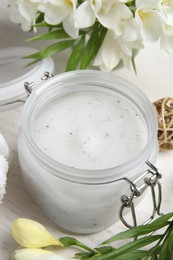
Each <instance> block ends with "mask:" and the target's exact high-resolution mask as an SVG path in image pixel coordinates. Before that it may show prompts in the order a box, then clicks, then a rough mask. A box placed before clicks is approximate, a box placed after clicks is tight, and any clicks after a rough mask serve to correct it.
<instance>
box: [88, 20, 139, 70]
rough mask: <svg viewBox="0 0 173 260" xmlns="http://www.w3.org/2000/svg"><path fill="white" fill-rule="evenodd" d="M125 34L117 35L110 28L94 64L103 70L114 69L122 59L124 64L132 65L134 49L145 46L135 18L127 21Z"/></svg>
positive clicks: (124, 29)
mask: <svg viewBox="0 0 173 260" xmlns="http://www.w3.org/2000/svg"><path fill="white" fill-rule="evenodd" d="M121 29H122V30H123V34H122V35H120V36H118V37H117V36H116V34H115V32H114V31H113V30H108V32H107V34H106V36H105V39H104V41H103V44H102V46H101V48H100V49H99V51H98V54H97V56H96V58H95V60H94V64H93V65H94V66H98V67H99V68H100V69H101V70H103V71H108V72H109V71H112V70H113V69H114V68H115V67H116V66H117V65H118V64H119V62H120V61H121V60H122V62H123V64H124V65H125V66H126V67H127V68H130V67H131V56H132V49H133V48H135V49H141V48H143V44H142V38H141V35H140V31H139V27H138V25H137V23H136V21H135V20H134V19H131V20H130V21H129V22H128V23H125V24H124V26H123V28H121Z"/></svg>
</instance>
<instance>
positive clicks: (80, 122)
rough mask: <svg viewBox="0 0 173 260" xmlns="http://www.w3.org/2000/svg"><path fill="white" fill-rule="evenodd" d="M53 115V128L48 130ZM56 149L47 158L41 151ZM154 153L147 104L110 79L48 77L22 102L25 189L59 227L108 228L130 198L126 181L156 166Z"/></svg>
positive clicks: (78, 74) (98, 75)
mask: <svg viewBox="0 0 173 260" xmlns="http://www.w3.org/2000/svg"><path fill="white" fill-rule="evenodd" d="M94 100H95V101H94ZM104 101H105V102H104ZM95 102H96V103H95ZM114 105H115V107H114ZM53 106H56V108H57V110H54V109H53V108H52V107H53ZM62 106H63V109H62V110H61V108H62ZM119 106H120V108H119ZM84 107H85V108H84ZM112 109H113V110H112ZM53 110H54V112H52V111H53ZM64 111H65V112H64ZM99 111H100V112H99ZM112 111H113V113H112ZM52 113H54V114H52ZM92 113H93V114H92ZM99 113H100V114H99ZM78 114H79V117H78ZM92 116H93V120H92V121H89V120H91V117H92ZM53 117H54V118H53ZM55 118H56V120H57V121H56V126H55V124H54V125H53V126H51V120H53V119H55ZM86 118H87V120H88V121H87V120H86ZM106 120H107V121H106ZM111 120H112V122H111V125H109V124H110V121H111ZM121 120H123V122H124V123H123V124H122V121H121ZM64 122H66V123H67V124H65V123H64ZM69 122H72V123H69ZM86 122H89V123H88V125H87V124H86ZM91 122H92V123H91ZM63 124H65V125H63ZM68 124H69V125H68ZM76 125H77V126H78V127H79V129H78V133H77V129H76V128H75V126H76ZM108 126H110V127H108ZM70 127H71V128H70ZM107 127H108V128H109V129H108V128H107ZM67 128H68V129H67ZM122 128H123V131H122ZM71 129H72V130H71ZM136 129H137V130H136ZM108 130H109V131H108ZM138 130H139V131H138ZM40 131H41V133H40ZM58 131H60V132H58ZM75 131H76V132H75ZM135 131H136V132H135ZM57 132H58V133H57ZM74 132H75V138H74V139H70V138H72V135H74ZM79 132H80V134H79ZM86 132H87V133H86ZM134 132H135V134H134ZM61 134H62V135H61ZM39 135H40V136H41V138H40V137H39ZM63 138H64V139H63ZM104 138H107V139H104ZM108 138H113V139H108ZM114 138H115V142H117V143H116V145H114ZM116 138H117V139H116ZM103 139H104V141H103V142H102V140H103ZM139 139H140V141H139ZM50 140H51V141H50ZM62 140H63V141H62ZM69 140H70V141H69ZM71 140H73V141H71ZM87 140H89V141H88V142H89V143H88V144H87V145H88V146H87V147H86V143H87ZM141 140H142V141H141ZM66 143H67V145H66ZM100 143H101V145H100ZM112 143H113V145H112ZM137 143H138V144H137ZM136 144H137V146H138V147H137V146H136ZM45 145H48V146H45ZM82 145H83V146H82ZM55 146H56V149H57V150H54V154H53V153H51V152H50V151H49V152H50V153H49V152H48V151H47V150H53V149H54V147H55ZM69 147H70V148H69ZM71 147H73V148H71ZM83 147H85V148H86V149H85V151H84V148H83ZM136 147H137V148H136ZM70 149H71V150H73V152H74V151H75V152H74V153H76V154H75V155H74V154H73V153H70V152H69V150H70ZM78 149H79V150H80V154H81V155H80V156H79V151H78ZM76 151H77V152H76ZM157 152H158V145H157V118H156V113H155V112H154V109H153V106H152V104H151V102H150V101H149V100H148V98H147V97H146V96H145V95H144V94H143V93H142V92H141V91H140V90H139V89H138V88H136V87H135V86H133V85H132V84H131V83H129V82H128V81H126V80H124V79H122V78H120V77H117V76H115V75H113V74H109V73H103V72H99V71H89V70H88V71H73V72H68V73H63V74H60V75H58V76H54V77H52V78H50V79H49V80H47V81H45V82H44V83H42V84H41V85H39V86H38V87H37V88H35V89H34V91H33V93H32V94H31V95H30V96H29V98H28V99H27V101H26V103H25V105H24V109H23V116H22V127H21V129H20V133H19V137H18V153H19V161H20V166H21V171H22V178H23V181H24V185H25V188H26V190H27V191H28V193H29V194H30V195H31V197H32V198H33V199H34V201H36V203H37V204H38V205H39V206H40V207H41V208H42V209H43V211H44V212H45V213H46V214H47V215H48V216H49V217H50V218H51V219H52V220H53V221H54V222H56V223H57V224H58V225H59V226H60V227H62V228H63V229H65V230H68V231H72V232H75V233H92V232H97V231H101V230H104V229H106V228H107V227H108V226H110V225H112V224H113V223H115V221H116V220H117V219H118V217H119V210H120V208H121V205H122V202H121V197H122V196H123V195H124V194H129V193H130V190H129V182H130V183H133V182H134V181H135V180H136V179H138V178H140V176H143V174H144V173H145V171H147V169H148V165H147V164H146V161H148V160H149V161H150V162H151V163H155V161H156V158H157ZM86 154H87V155H86ZM58 156H59V157H58ZM75 156H76V157H75ZM94 156H95V157H94ZM59 158H60V159H59ZM75 158H77V159H75ZM88 158H89V159H88ZM93 158H94V159H95V160H94V159H93ZM117 158H118V159H117ZM91 161H92V162H91ZM108 161H109V163H108Z"/></svg>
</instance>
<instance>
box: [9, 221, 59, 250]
mask: <svg viewBox="0 0 173 260" xmlns="http://www.w3.org/2000/svg"><path fill="white" fill-rule="evenodd" d="M12 234H13V237H14V239H15V240H16V242H17V243H18V244H19V245H21V246H23V247H28V248H41V247H46V246H50V245H57V246H62V243H61V242H60V241H59V240H58V239H56V238H55V237H54V236H52V235H51V234H50V233H49V232H48V231H47V230H46V229H45V227H44V226H43V225H41V224H40V223H38V222H36V221H33V220H30V219H25V218H19V219H16V220H15V221H14V222H13V227H12Z"/></svg>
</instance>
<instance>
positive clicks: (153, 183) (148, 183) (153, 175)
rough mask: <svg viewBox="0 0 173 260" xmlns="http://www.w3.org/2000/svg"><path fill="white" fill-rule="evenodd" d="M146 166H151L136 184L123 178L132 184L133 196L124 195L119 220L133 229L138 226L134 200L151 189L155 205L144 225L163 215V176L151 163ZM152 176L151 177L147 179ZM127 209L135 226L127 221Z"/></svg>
mask: <svg viewBox="0 0 173 260" xmlns="http://www.w3.org/2000/svg"><path fill="white" fill-rule="evenodd" d="M146 164H147V165H148V166H149V169H148V170H147V171H146V172H144V174H142V175H141V176H140V177H139V178H138V179H136V180H135V181H134V182H132V181H130V180H129V179H128V178H123V180H125V181H127V182H128V183H129V184H130V191H131V195H130V196H127V195H123V196H121V203H122V205H121V207H120V211H119V218H120V220H121V221H122V222H123V224H124V225H125V226H126V227H128V228H132V227H135V226H137V218H136V210H135V206H134V199H135V198H137V197H139V196H141V195H142V194H143V193H144V191H145V190H146V189H147V188H148V187H149V188H150V189H151V195H152V196H151V197H152V205H153V212H152V214H151V216H150V218H149V219H147V220H146V221H145V223H143V224H147V223H149V222H150V221H151V220H152V219H153V218H154V216H155V214H157V215H159V216H160V215H163V214H162V213H161V212H160V207H161V202H162V188H161V183H160V182H159V180H160V179H161V177H162V175H161V174H160V173H159V171H158V169H157V168H156V167H155V166H154V165H153V164H151V163H150V162H149V161H147V162H146ZM148 175H150V177H147V176H148ZM141 180H142V181H143V183H142V184H141V185H140V186H137V183H139V181H141ZM156 188H157V189H158V192H157V194H156ZM125 208H130V211H131V215H132V220H133V225H130V224H129V223H127V221H126V220H125V218H124V216H123V213H124V209H125Z"/></svg>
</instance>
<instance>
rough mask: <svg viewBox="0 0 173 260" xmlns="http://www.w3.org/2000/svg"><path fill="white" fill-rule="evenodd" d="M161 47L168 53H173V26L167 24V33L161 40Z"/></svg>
mask: <svg viewBox="0 0 173 260" xmlns="http://www.w3.org/2000/svg"><path fill="white" fill-rule="evenodd" d="M160 47H161V49H162V50H163V51H164V52H165V53H166V54H167V55H170V54H173V26H170V25H165V34H164V36H163V37H162V38H161V41H160Z"/></svg>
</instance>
